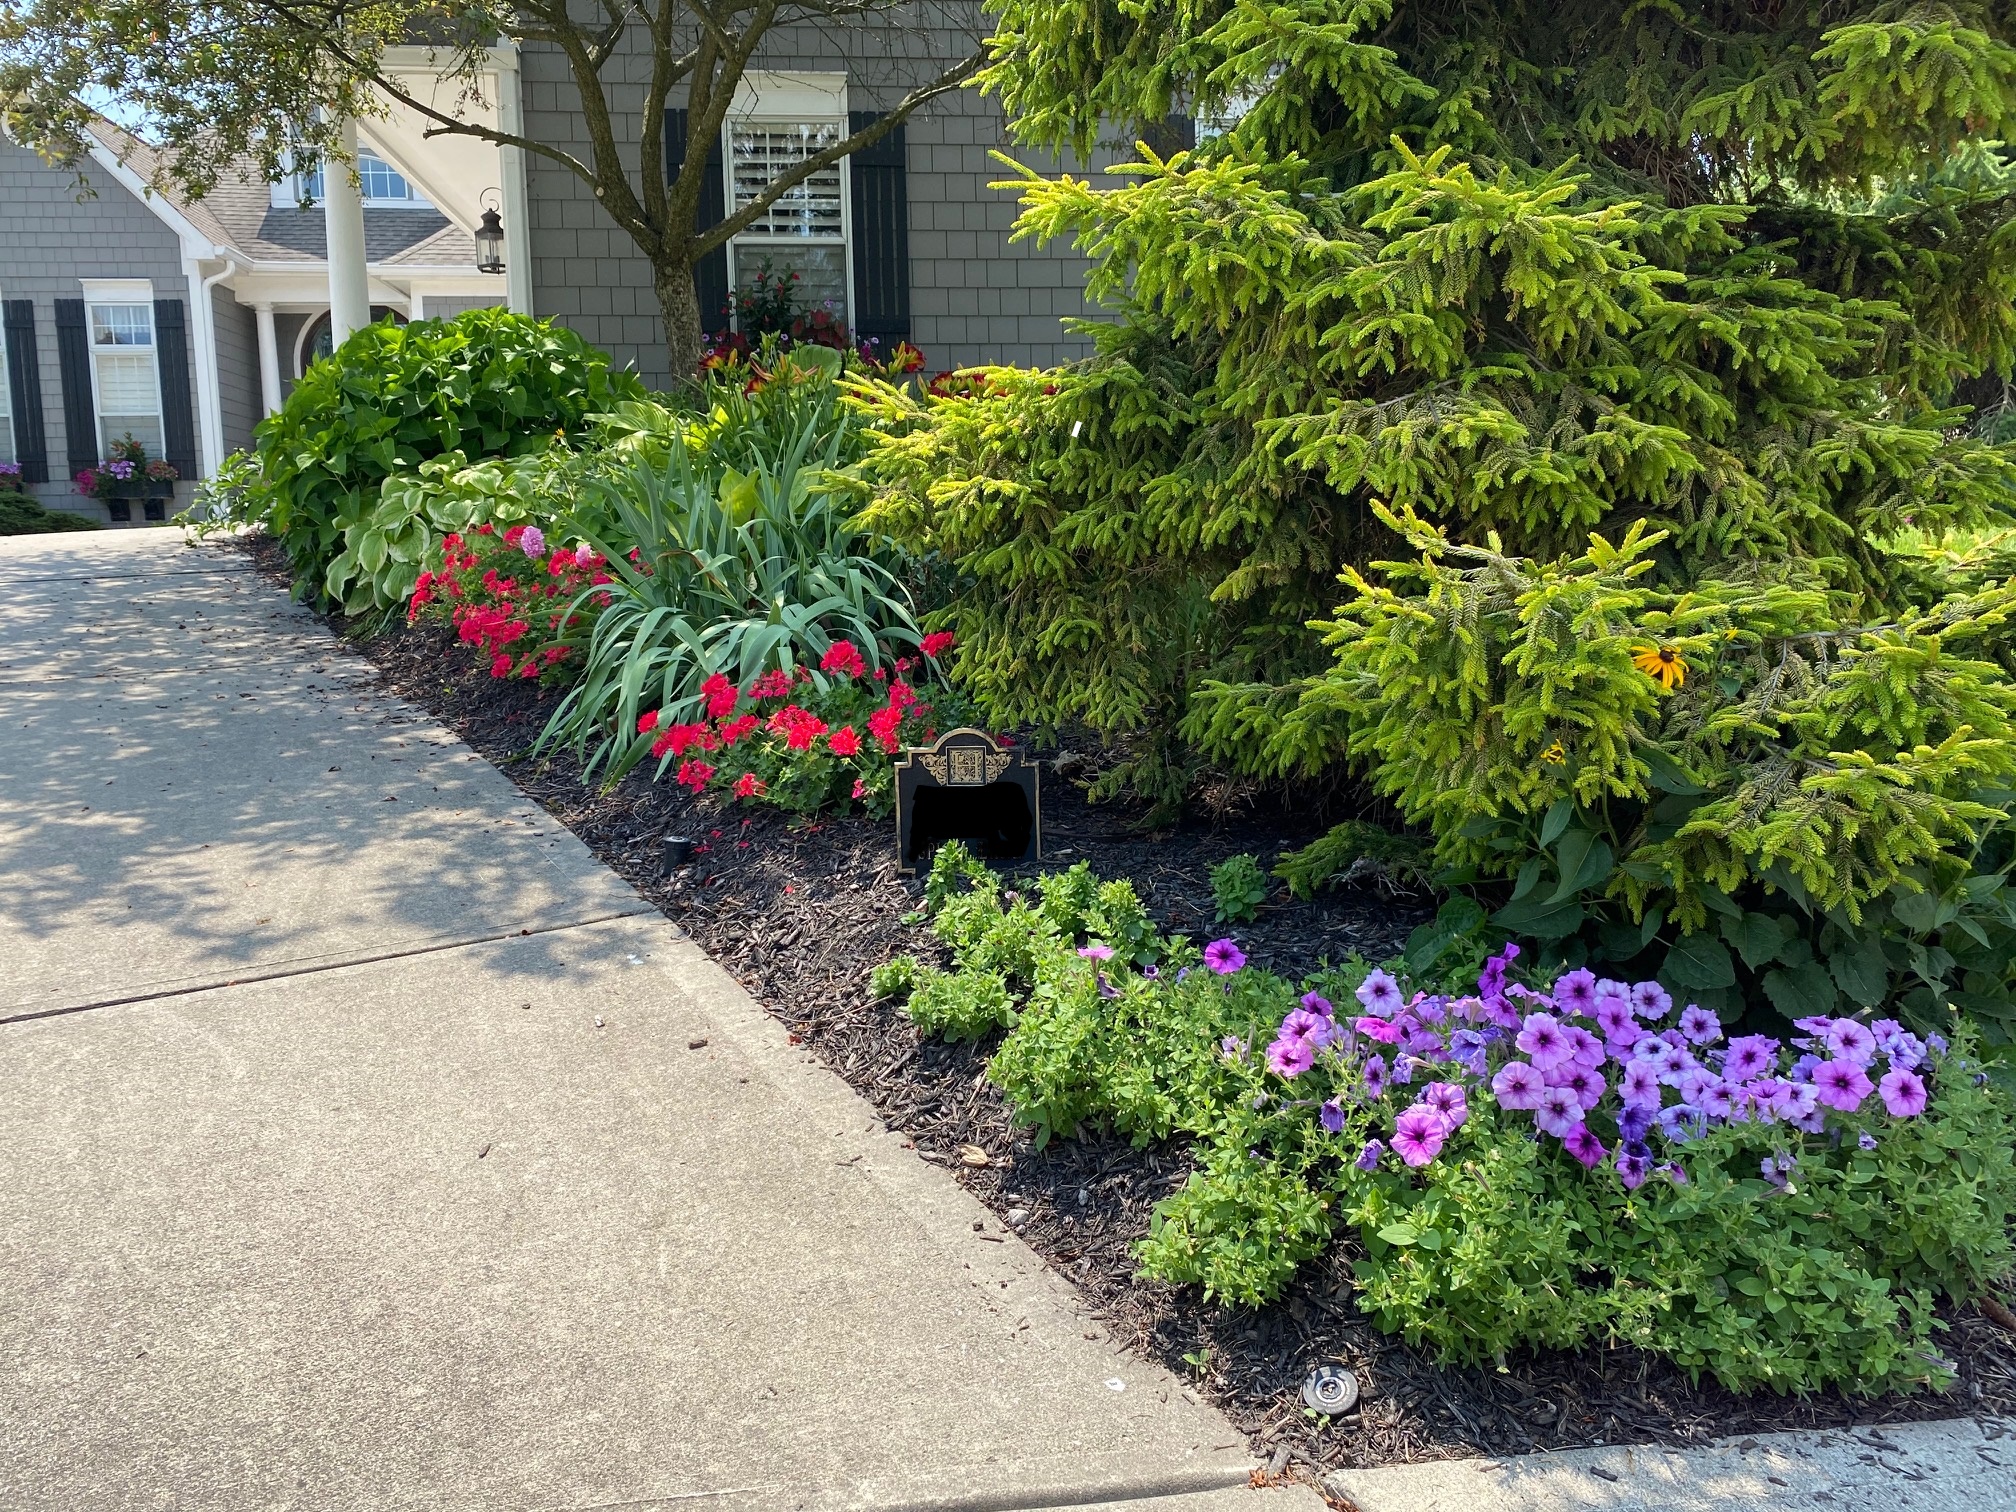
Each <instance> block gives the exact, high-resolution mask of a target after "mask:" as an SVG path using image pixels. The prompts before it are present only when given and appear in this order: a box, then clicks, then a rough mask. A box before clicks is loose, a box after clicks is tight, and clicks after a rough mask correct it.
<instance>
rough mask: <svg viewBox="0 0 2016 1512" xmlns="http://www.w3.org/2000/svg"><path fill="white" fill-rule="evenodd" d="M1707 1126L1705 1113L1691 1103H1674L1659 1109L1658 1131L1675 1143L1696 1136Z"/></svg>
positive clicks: (1680, 1142)
mask: <svg viewBox="0 0 2016 1512" xmlns="http://www.w3.org/2000/svg"><path fill="white" fill-rule="evenodd" d="M1707 1128H1708V1117H1707V1115H1706V1114H1705V1113H1703V1112H1702V1111H1701V1110H1700V1109H1699V1108H1697V1107H1695V1106H1694V1105H1693V1104H1692V1103H1675V1104H1674V1105H1673V1106H1672V1107H1670V1108H1661V1109H1660V1110H1659V1132H1660V1133H1661V1134H1664V1135H1665V1136H1666V1137H1667V1138H1668V1139H1670V1140H1672V1141H1673V1142H1674V1143H1675V1144H1684V1143H1686V1142H1687V1141H1688V1140H1690V1139H1695V1138H1698V1137H1699V1136H1700V1135H1702V1134H1703V1133H1705V1132H1707Z"/></svg>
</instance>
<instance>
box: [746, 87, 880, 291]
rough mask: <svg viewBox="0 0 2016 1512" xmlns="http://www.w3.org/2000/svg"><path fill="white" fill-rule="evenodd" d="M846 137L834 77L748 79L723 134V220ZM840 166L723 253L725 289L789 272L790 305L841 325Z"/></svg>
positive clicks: (799, 187) (844, 233) (775, 207)
mask: <svg viewBox="0 0 2016 1512" xmlns="http://www.w3.org/2000/svg"><path fill="white" fill-rule="evenodd" d="M846 135H847V79H846V75H844V74H781V73H751V74H747V75H745V76H744V77H743V80H742V84H741V87H740V88H739V89H738V90H737V91H736V97H735V104H734V107H733V108H732V110H731V111H730V113H729V118H728V121H727V122H726V124H725V126H724V128H723V136H724V139H725V140H724V147H725V150H724V152H723V154H722V157H723V164H724V167H725V169H726V172H727V183H726V185H725V186H724V188H725V190H726V194H725V196H724V199H725V202H726V204H727V206H728V213H729V214H730V215H733V214H734V213H735V212H736V211H738V210H742V209H744V208H746V207H747V206H749V205H750V204H753V203H754V202H755V201H756V200H757V198H759V197H760V196H761V195H762V193H763V191H764V190H765V189H767V188H768V187H769V186H770V185H771V184H772V183H774V182H775V181H776V180H777V179H778V178H779V177H780V176H781V175H783V174H785V173H787V172H789V171H790V170H791V169H793V168H795V167H797V166H798V165H799V164H800V163H803V162H804V161H805V160H806V159H807V158H809V157H812V156H814V155H815V154H817V153H819V152H823V151H824V150H825V149H827V148H829V147H832V146H834V145H835V144H837V143H838V142H840V141H842V140H843V139H844V138H845V137H846ZM848 182H849V181H848V166H847V163H846V160H845V159H842V160H841V161H840V162H838V163H833V164H831V165H829V166H827V167H825V168H821V169H820V170H819V171H818V172H816V173H814V174H812V175H811V177H809V178H807V179H805V180H804V181H803V182H801V183H798V184H794V185H793V186H792V187H791V188H789V189H787V190H785V191H784V193H783V194H782V195H781V196H780V197H779V198H778V199H777V200H776V201H775V202H774V203H773V204H771V205H770V206H769V207H768V208H767V209H766V210H765V211H764V212H763V213H762V215H760V216H758V217H757V218H756V220H755V221H754V222H752V223H751V224H750V226H749V227H748V229H747V230H744V231H742V232H740V233H738V234H737V235H736V236H735V237H734V239H733V240H732V241H730V242H729V244H728V283H729V286H730V287H731V288H733V289H737V290H739V289H744V288H747V287H749V286H751V285H753V284H754V283H755V281H756V279H757V277H758V276H759V275H760V274H761V273H762V271H763V269H764V268H765V267H766V266H767V267H768V268H769V270H770V273H771V276H772V277H773V278H774V277H775V276H776V275H779V274H784V275H789V274H792V273H796V274H797V275H798V291H797V297H798V302H799V303H800V304H801V305H803V306H805V307H806V308H808V309H813V310H817V309H821V308H824V309H827V310H830V311H831V312H832V313H833V316H834V318H835V319H837V320H841V321H846V320H847V319H848V317H849V308H848V307H849V303H850V301H849V299H848V291H849V290H850V289H851V288H852V287H853V280H852V278H851V277H850V276H849V258H848V237H849V233H850V229H851V228H850V225H849V221H850V219H851V216H850V213H849V209H848Z"/></svg>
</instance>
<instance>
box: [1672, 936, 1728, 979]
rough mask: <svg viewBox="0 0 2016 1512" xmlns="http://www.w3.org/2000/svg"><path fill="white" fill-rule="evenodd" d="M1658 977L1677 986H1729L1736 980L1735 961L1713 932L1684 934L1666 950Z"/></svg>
mask: <svg viewBox="0 0 2016 1512" xmlns="http://www.w3.org/2000/svg"><path fill="white" fill-rule="evenodd" d="M1659 980H1660V981H1662V982H1666V983H1668V984H1670V985H1672V986H1676V987H1729V986H1733V985H1734V984H1735V981H1736V964H1735V962H1734V961H1732V960H1730V958H1729V950H1728V947H1727V946H1725V945H1724V944H1723V943H1722V942H1721V941H1720V940H1718V939H1716V938H1715V937H1714V936H1713V935H1711V934H1707V933H1699V934H1690V935H1682V936H1681V937H1680V938H1679V940H1677V941H1676V942H1675V943H1674V945H1673V948H1672V949H1671V950H1669V951H1667V952H1666V963H1665V964H1664V965H1663V966H1661V967H1660V968H1659Z"/></svg>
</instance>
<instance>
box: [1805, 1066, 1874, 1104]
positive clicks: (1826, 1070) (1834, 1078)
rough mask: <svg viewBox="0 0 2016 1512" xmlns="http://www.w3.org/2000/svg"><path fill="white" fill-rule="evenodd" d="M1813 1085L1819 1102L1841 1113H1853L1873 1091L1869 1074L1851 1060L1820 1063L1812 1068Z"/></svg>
mask: <svg viewBox="0 0 2016 1512" xmlns="http://www.w3.org/2000/svg"><path fill="white" fill-rule="evenodd" d="M1813 1085H1814V1087H1815V1088H1817V1089H1818V1090H1819V1094H1820V1101H1822V1102H1823V1103H1825V1104H1827V1106H1828V1107H1830V1108H1837V1109H1839V1110H1840V1111H1841V1112H1843V1113H1853V1112H1854V1111H1855V1110H1856V1109H1857V1108H1859V1107H1861V1106H1862V1099H1863V1098H1865V1097H1867V1096H1868V1095H1869V1094H1870V1093H1871V1092H1873V1091H1874V1090H1875V1086H1874V1084H1873V1083H1871V1082H1870V1080H1869V1073H1868V1072H1866V1071H1864V1070H1863V1069H1862V1068H1861V1067H1860V1066H1858V1065H1857V1064H1856V1063H1855V1062H1854V1061H1851V1060H1830V1061H1822V1062H1821V1063H1820V1064H1819V1065H1818V1066H1815V1067H1814V1068H1813Z"/></svg>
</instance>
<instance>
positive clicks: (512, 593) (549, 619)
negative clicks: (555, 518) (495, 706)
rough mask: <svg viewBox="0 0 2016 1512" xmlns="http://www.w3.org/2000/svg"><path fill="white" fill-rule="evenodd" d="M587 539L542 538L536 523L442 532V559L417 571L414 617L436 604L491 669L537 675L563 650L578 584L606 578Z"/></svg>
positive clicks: (497, 673)
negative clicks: (554, 541) (579, 542)
mask: <svg viewBox="0 0 2016 1512" xmlns="http://www.w3.org/2000/svg"><path fill="white" fill-rule="evenodd" d="M603 569H604V563H603V561H602V559H601V558H600V557H599V556H597V555H596V554H595V553H594V552H593V551H591V550H590V549H589V548H587V547H586V546H581V547H570V546H556V547H554V548H552V549H551V550H550V551H549V550H548V549H547V546H546V536H545V532H544V531H542V530H541V529H540V528H539V527H538V526H536V525H513V526H511V527H510V528H509V529H507V530H505V531H503V532H502V533H501V534H500V533H499V532H498V530H497V528H496V527H495V526H494V525H487V524H486V525H479V526H477V527H476V529H475V530H474V531H473V532H471V533H470V534H469V535H468V536H466V537H465V536H462V535H460V534H457V533H455V532H453V531H451V532H449V534H447V535H446V536H444V537H442V540H441V547H440V561H439V565H438V566H436V567H434V568H431V569H429V570H428V571H425V572H422V573H421V574H420V578H419V581H418V582H416V583H415V584H414V586H413V596H412V598H411V599H410V600H408V602H407V606H406V619H407V622H408V623H411V622H413V621H415V620H417V619H419V618H420V616H421V614H422V613H423V612H425V611H427V610H428V609H429V607H430V606H433V608H434V611H435V612H436V613H444V612H445V616H446V618H447V620H448V622H449V623H450V624H452V625H453V626H454V627H455V633H456V635H457V636H458V637H459V638H460V639H461V640H462V642H463V643H464V644H465V645H469V646H473V647H475V648H476V650H477V651H479V652H480V653H481V654H482V655H483V656H484V657H486V658H487V659H488V660H489V663H490V675H491V676H492V677H537V676H539V675H540V674H541V673H542V672H545V671H548V670H550V669H551V668H553V667H555V666H558V665H559V664H560V663H561V662H562V661H564V660H565V659H566V657H567V655H568V647H567V646H565V645H564V644H561V643H560V638H561V636H562V634H563V633H564V632H565V631H566V630H567V629H568V628H569V627H570V625H571V623H572V621H571V620H570V618H569V616H568V612H567V611H568V606H569V605H570V604H571V603H572V602H573V601H574V598H575V596H576V595H577V594H579V593H580V591H581V590H582V589H583V588H589V587H593V586H595V585H596V584H598V583H606V582H608V581H610V577H609V574H608V573H607V572H606V571H604V570H603Z"/></svg>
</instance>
